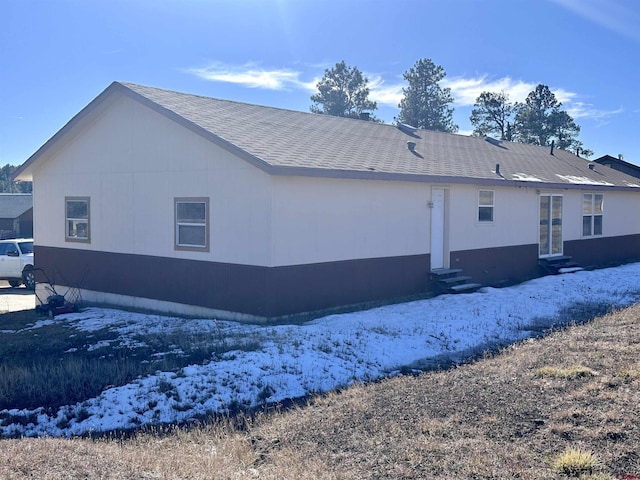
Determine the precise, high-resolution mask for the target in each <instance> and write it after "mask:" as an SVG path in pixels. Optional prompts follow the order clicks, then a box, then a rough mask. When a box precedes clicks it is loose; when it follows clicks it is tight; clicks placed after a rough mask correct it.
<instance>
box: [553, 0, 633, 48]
mask: <svg viewBox="0 0 640 480" xmlns="http://www.w3.org/2000/svg"><path fill="white" fill-rule="evenodd" d="M553 1H554V2H555V3H557V4H558V5H560V6H562V7H564V8H566V9H567V10H571V11H572V12H574V13H576V14H577V15H580V16H581V17H584V18H586V19H587V20H589V21H591V22H593V23H595V24H597V25H600V26H602V27H604V28H606V29H608V30H610V31H612V32H615V33H617V34H619V35H623V36H625V37H627V38H630V39H632V40H635V41H636V42H640V30H638V25H640V11H639V10H638V7H637V1H636V0H626V1H621V0H617V1H612V0H553Z"/></svg>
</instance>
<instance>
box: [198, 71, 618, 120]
mask: <svg viewBox="0 0 640 480" xmlns="http://www.w3.org/2000/svg"><path fill="white" fill-rule="evenodd" d="M319 68H320V67H319ZM186 72H188V73H190V74H192V75H196V76H197V77H200V78H202V79H204V80H208V81H212V82H223V83H233V84H237V85H242V86H245V87H248V88H261V89H265V90H306V91H307V92H310V93H314V92H316V91H317V84H318V82H319V81H320V80H321V78H322V76H321V75H320V74H318V76H316V77H314V78H313V79H312V80H311V81H303V80H301V78H300V77H301V75H302V72H300V71H296V70H291V69H286V68H282V69H264V68H261V67H259V66H258V65H256V64H254V63H246V64H244V65H225V64H223V63H220V62H216V63H212V64H210V65H209V66H207V67H203V68H189V69H186ZM365 76H366V77H367V78H368V79H369V91H370V94H369V96H370V99H371V100H373V101H375V102H377V103H378V106H385V107H392V108H397V107H398V104H399V103H400V101H401V100H402V96H403V93H402V89H403V87H405V86H406V85H405V83H404V82H403V83H400V82H398V83H392V84H387V83H386V82H385V80H384V79H383V78H382V76H381V75H379V74H375V73H374V74H366V73H365ZM441 85H442V86H443V87H448V88H450V89H451V94H452V96H453V98H454V106H455V107H462V108H464V107H471V106H473V104H474V103H475V101H476V99H477V98H478V97H479V96H480V94H481V93H482V92H494V93H500V92H504V93H506V94H507V95H508V96H509V101H510V102H512V103H515V102H524V100H525V99H526V98H527V95H529V93H530V92H531V91H532V90H534V89H535V87H536V85H537V83H533V82H525V81H522V80H514V79H512V78H510V77H503V78H493V79H491V78H489V76H488V75H479V76H476V77H453V78H446V79H444V80H443V81H442V82H441ZM551 91H552V92H553V93H554V95H555V96H556V98H557V99H558V101H560V102H562V104H563V107H564V108H565V109H566V111H567V113H569V115H571V116H572V117H573V118H574V119H578V118H589V119H593V120H596V121H598V122H600V123H602V124H604V123H606V122H607V119H608V118H609V117H611V116H614V115H617V114H619V113H621V112H622V107H620V108H619V109H616V110H600V109H598V108H596V107H595V106H594V105H591V104H587V103H583V102H580V101H578V100H577V98H578V94H577V93H574V92H571V91H568V90H565V89H563V88H551Z"/></svg>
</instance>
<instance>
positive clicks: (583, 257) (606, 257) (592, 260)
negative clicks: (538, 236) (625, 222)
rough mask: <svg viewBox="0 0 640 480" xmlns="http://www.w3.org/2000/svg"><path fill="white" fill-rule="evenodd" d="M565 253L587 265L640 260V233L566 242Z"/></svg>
mask: <svg viewBox="0 0 640 480" xmlns="http://www.w3.org/2000/svg"><path fill="white" fill-rule="evenodd" d="M564 254H565V255H570V256H571V257H572V258H573V260H575V261H576V262H578V263H580V265H583V266H585V267H602V266H607V265H617V264H621V263H625V262H630V261H637V260H640V235H623V236H619V237H595V238H590V239H585V240H574V241H571V242H565V243H564Z"/></svg>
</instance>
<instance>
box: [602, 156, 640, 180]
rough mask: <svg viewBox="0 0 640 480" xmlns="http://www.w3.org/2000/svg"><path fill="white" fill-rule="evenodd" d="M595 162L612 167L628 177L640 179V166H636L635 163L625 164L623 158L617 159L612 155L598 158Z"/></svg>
mask: <svg viewBox="0 0 640 480" xmlns="http://www.w3.org/2000/svg"><path fill="white" fill-rule="evenodd" d="M594 162H596V163H599V164H600V165H604V166H606V167H611V168H613V169H615V170H618V171H620V172H624V173H626V174H627V175H631V176H633V177H636V178H640V166H638V165H634V164H633V163H629V162H625V161H624V160H623V159H622V158H615V157H612V156H611V155H605V156H603V157H600V158H596V159H595V160H594Z"/></svg>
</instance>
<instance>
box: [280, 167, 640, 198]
mask: <svg viewBox="0 0 640 480" xmlns="http://www.w3.org/2000/svg"><path fill="white" fill-rule="evenodd" d="M270 173H271V174H272V175H278V176H295V177H316V178H336V179H355V180H381V181H405V182H419V183H438V184H464V185H481V186H503V187H520V188H522V187H527V188H538V189H556V190H557V189H563V190H612V189H615V190H632V191H636V192H639V193H640V187H632V186H620V185H594V184H578V183H555V182H532V181H525V180H507V179H505V178H502V177H500V178H476V177H458V176H453V175H421V174H410V173H393V172H377V171H363V170H337V169H324V168H307V167H297V166H274V167H272V168H271V172H270Z"/></svg>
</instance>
